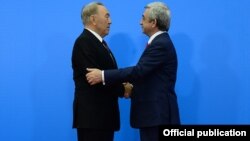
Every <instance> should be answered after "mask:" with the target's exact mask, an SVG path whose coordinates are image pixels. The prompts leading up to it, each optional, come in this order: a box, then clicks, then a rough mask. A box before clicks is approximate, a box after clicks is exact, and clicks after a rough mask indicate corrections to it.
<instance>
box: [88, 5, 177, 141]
mask: <svg viewBox="0 0 250 141" xmlns="http://www.w3.org/2000/svg"><path fill="white" fill-rule="evenodd" d="M140 24H141V26H142V29H143V32H144V33H145V34H146V35H147V36H149V37H150V38H149V40H148V46H147V47H146V48H145V50H144V52H143V54H142V56H141V57H140V60H139V62H138V63H137V64H136V66H133V67H127V68H123V69H118V70H117V69H112V70H110V69H109V70H105V69H104V71H101V70H99V69H91V68H90V69H88V71H89V73H87V75H86V77H87V80H88V82H89V83H90V84H91V85H94V84H97V83H100V82H102V81H103V82H105V84H106V85H110V84H117V83H120V82H123V81H128V82H131V83H132V84H133V86H134V87H133V90H132V95H131V115H130V118H131V119H130V123H131V126H132V127H134V128H139V129H140V137H141V141H158V139H159V127H160V126H161V125H170V124H171V125H173V124H174V125H178V124H180V117H179V108H178V102H177V96H176V93H175V83H176V74H177V63H178V62H177V55H176V51H175V48H174V45H173V43H172V41H171V39H170V36H169V34H168V29H169V26H170V11H169V9H168V7H167V6H166V5H165V4H164V3H161V2H153V3H150V4H148V5H147V6H146V7H145V11H144V13H143V15H142V20H141V23H140ZM102 77H103V79H102Z"/></svg>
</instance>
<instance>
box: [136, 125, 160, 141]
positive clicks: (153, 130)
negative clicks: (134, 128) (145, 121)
mask: <svg viewBox="0 0 250 141" xmlns="http://www.w3.org/2000/svg"><path fill="white" fill-rule="evenodd" d="M140 138H141V141H159V126H153V127H144V128H140Z"/></svg>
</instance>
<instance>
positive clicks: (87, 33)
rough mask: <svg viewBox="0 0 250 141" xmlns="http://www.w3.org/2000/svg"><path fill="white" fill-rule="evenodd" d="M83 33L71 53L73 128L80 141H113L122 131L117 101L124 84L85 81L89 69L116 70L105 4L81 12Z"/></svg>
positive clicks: (88, 6)
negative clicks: (73, 90)
mask: <svg viewBox="0 0 250 141" xmlns="http://www.w3.org/2000/svg"><path fill="white" fill-rule="evenodd" d="M81 18H82V22H83V24H84V27H85V29H84V31H83V32H82V34H81V35H80V36H79V37H78V38H77V39H76V41H75V44H74V47H73V53H72V68H73V79H74V83H75V95H74V102H73V128H77V137H78V141H113V138H114V131H117V130H119V128H120V113H119V107H118V97H119V96H120V97H122V96H123V95H124V90H125V89H124V86H123V85H122V83H120V84H118V83H116V84H114V85H102V84H99V85H95V86H91V85H90V84H89V83H88V82H87V80H86V77H85V74H86V73H87V71H86V68H87V67H96V68H99V69H117V64H116V60H115V58H114V56H113V55H112V53H111V51H110V50H109V49H108V46H107V44H106V43H105V41H104V40H103V38H104V37H105V36H106V35H107V34H108V33H109V28H110V24H111V19H110V15H109V12H108V10H107V9H106V8H105V7H104V5H103V4H102V3H97V2H93V3H90V4H88V5H86V6H85V7H83V9H82V13H81Z"/></svg>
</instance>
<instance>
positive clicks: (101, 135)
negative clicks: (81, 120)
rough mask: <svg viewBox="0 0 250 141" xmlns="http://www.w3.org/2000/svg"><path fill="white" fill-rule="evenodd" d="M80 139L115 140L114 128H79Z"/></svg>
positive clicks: (86, 140) (85, 140)
mask: <svg viewBox="0 0 250 141" xmlns="http://www.w3.org/2000/svg"><path fill="white" fill-rule="evenodd" d="M77 138H78V141H113V139H114V131H113V130H102V129H86V128H77Z"/></svg>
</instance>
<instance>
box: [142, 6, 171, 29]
mask: <svg viewBox="0 0 250 141" xmlns="http://www.w3.org/2000/svg"><path fill="white" fill-rule="evenodd" d="M145 8H149V20H151V21H152V20H156V21H157V24H156V25H157V27H158V28H159V30H162V31H165V30H166V31H168V29H169V27H170V20H171V17H170V10H169V8H168V7H167V6H166V5H165V4H164V3H162V2H152V3H149V4H148V5H147V6H145Z"/></svg>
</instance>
